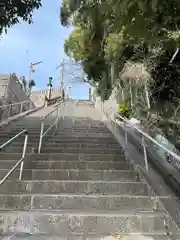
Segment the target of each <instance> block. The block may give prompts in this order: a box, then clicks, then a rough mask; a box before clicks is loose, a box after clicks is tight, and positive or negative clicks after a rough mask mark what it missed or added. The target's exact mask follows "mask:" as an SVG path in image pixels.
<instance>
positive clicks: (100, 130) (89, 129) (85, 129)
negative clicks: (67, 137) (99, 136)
mask: <svg viewBox="0 0 180 240" xmlns="http://www.w3.org/2000/svg"><path fill="white" fill-rule="evenodd" d="M61 131H62V132H64V133H66V132H68V133H71V132H74V133H76V132H77V133H78V132H87V133H89V132H90V133H110V134H112V133H111V131H110V130H109V129H105V128H92V127H79V128H77V127H73V128H71V127H69V128H63V127H62V126H60V127H59V128H58V132H61Z"/></svg>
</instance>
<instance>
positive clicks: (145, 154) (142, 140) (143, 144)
mask: <svg viewBox="0 0 180 240" xmlns="http://www.w3.org/2000/svg"><path fill="white" fill-rule="evenodd" d="M141 144H142V147H143V152H144V163H145V167H146V170H147V172H148V170H149V169H148V160H147V150H146V143H145V139H144V136H143V135H142V136H141Z"/></svg>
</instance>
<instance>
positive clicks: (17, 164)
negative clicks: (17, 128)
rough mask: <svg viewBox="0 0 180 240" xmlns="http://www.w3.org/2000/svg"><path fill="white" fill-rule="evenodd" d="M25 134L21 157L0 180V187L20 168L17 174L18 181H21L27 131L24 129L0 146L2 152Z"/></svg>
mask: <svg viewBox="0 0 180 240" xmlns="http://www.w3.org/2000/svg"><path fill="white" fill-rule="evenodd" d="M24 134H25V137H24V145H23V152H22V157H21V159H20V160H19V161H18V162H17V163H16V165H15V166H14V167H12V168H11V170H10V171H9V172H8V173H7V174H6V175H5V176H4V177H3V178H2V179H1V180H0V186H1V185H2V184H3V183H4V182H5V180H6V179H7V178H8V177H9V176H10V175H11V174H12V173H13V172H14V171H15V170H16V169H17V168H18V167H19V165H21V166H20V172H19V180H21V179H22V173H23V167H24V158H25V156H26V149H27V143H28V131H27V130H26V129H24V130H23V131H21V132H19V133H18V134H16V135H15V136H14V137H12V138H11V139H9V140H8V141H7V142H5V143H4V144H2V145H1V146H0V151H1V152H2V150H3V149H4V148H6V147H8V146H9V145H10V144H11V143H12V142H13V141H14V140H16V139H17V138H18V137H20V136H22V135H24Z"/></svg>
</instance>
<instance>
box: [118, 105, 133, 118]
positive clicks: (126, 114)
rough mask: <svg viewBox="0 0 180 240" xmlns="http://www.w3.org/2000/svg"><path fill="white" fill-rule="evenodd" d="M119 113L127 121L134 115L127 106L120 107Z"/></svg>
mask: <svg viewBox="0 0 180 240" xmlns="http://www.w3.org/2000/svg"><path fill="white" fill-rule="evenodd" d="M118 113H119V114H120V115H121V116H122V117H124V118H127V119H130V118H131V117H132V115H133V114H132V109H131V107H128V106H127V105H118Z"/></svg>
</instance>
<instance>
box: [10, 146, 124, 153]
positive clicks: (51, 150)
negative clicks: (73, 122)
mask: <svg viewBox="0 0 180 240" xmlns="http://www.w3.org/2000/svg"><path fill="white" fill-rule="evenodd" d="M14 152H18V150H16V149H15V148H14ZM42 152H43V153H101V154H107V153H114V154H123V150H122V149H120V147H119V149H117V148H109V149H106V148H97V149H94V148H58V147H54V148H51V147H49V146H48V145H47V146H45V147H42Z"/></svg>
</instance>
